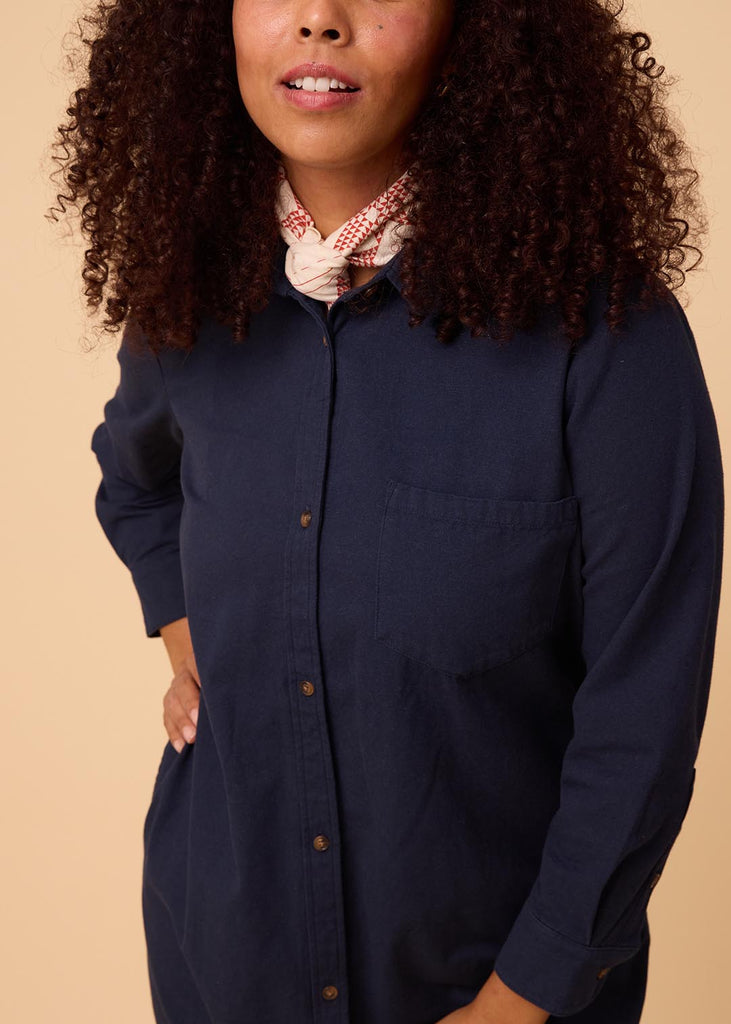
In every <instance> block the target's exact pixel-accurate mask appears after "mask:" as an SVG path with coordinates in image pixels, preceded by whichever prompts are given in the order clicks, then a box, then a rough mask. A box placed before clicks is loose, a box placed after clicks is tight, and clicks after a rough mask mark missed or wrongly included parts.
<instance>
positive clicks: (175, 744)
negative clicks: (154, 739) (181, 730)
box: [173, 740, 184, 753]
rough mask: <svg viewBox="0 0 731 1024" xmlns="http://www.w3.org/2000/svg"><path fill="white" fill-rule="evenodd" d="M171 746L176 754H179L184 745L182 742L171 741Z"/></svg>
mask: <svg viewBox="0 0 731 1024" xmlns="http://www.w3.org/2000/svg"><path fill="white" fill-rule="evenodd" d="M173 746H174V747H175V749H176V750H177V752H178V753H180V751H181V750H182V749H183V746H184V744H183V741H182V740H173Z"/></svg>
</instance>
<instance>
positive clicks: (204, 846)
mask: <svg viewBox="0 0 731 1024" xmlns="http://www.w3.org/2000/svg"><path fill="white" fill-rule="evenodd" d="M92 24H93V25H94V26H95V28H96V41H95V43H94V46H93V48H92V51H91V60H90V67H89V83H88V85H87V86H86V87H85V88H84V89H80V90H79V91H77V92H76V94H75V101H74V104H73V106H72V107H71V112H72V113H73V115H74V121H72V122H71V123H70V124H69V125H67V126H65V127H63V128H62V129H61V131H62V137H63V139H64V145H65V147H66V150H65V153H66V157H67V159H68V160H69V164H68V167H67V183H68V187H69V189H70V195H66V196H63V197H61V196H59V199H65V200H67V201H69V202H73V203H77V204H78V203H80V201H81V199H82V197H84V198H86V199H88V201H89V202H88V203H87V205H86V206H84V208H83V209H84V220H83V224H84V228H85V230H86V231H87V232H88V234H89V237H90V239H91V241H92V247H91V249H89V250H88V251H87V254H86V259H87V265H86V273H85V279H86V282H87V293H88V295H89V299H90V302H92V303H94V304H98V303H99V302H100V300H101V297H102V291H103V288H104V286H105V285H108V269H109V266H110V265H114V267H115V276H114V281H113V289H112V295H111V297H110V298H108V300H107V305H106V310H107V314H108V321H107V326H109V327H110V329H116V328H117V327H118V326H119V325H120V324H121V323H122V322H123V321H124V324H125V329H124V333H123V336H122V343H121V345H120V347H119V350H118V359H119V363H120V381H119V386H118V388H117V390H116V393H115V394H114V396H113V397H112V398H111V399H110V400H109V402H107V404H106V406H105V410H104V421H103V422H102V423H100V424H99V425H98V427H97V428H96V430H95V431H94V435H93V439H92V448H93V450H94V452H95V454H96V456H97V458H98V460H99V465H100V468H101V471H102V480H101V483H100V485H99V489H98V492H97V495H96V510H97V514H98V517H99V520H100V522H101V525H102V527H103V528H104V530H105V532H106V534H107V536H108V538H109V540H110V542H111V544H112V545H113V546H114V548H115V550H116V551H117V553H118V554H119V556H120V558H121V559H122V560H123V561H124V563H125V564H126V565H127V566H128V568H129V569H130V570H131V573H132V577H133V580H134V584H135V586H136V588H137V592H138V594H139V597H140V601H141V605H142V611H143V616H144V625H145V630H146V634H147V635H148V636H150V637H156V636H162V637H163V640H164V643H165V645H166V648H167V651H168V653H169V655H170V660H171V665H172V668H173V672H174V676H173V680H172V683H171V685H170V687H169V689H168V691H167V692H166V694H165V698H164V701H163V720H164V725H165V728H166V730H167V733H168V736H169V740H170V742H168V743H167V744H166V746H165V750H164V752H163V754H162V759H161V762H160V767H159V771H158V774H157V777H156V779H155V783H154V788H153V792H152V798H151V803H150V808H149V811H148V814H147V816H146V820H145V824H144V878H143V894H142V895H143V912H144V923H145V930H146V938H147V947H148V954H149V971H150V983H151V993H152V1000H153V1004H154V1011H155V1016H156V1019H157V1021H158V1022H159V1024H249V1022H254V1021H257V1022H259V1021H261V1022H267V1024H280V1022H281V1024H285V1022H286V1024H290V1022H296V1024H309V1022H317V1024H320V1022H322V1024H325V1022H333V1024H335V1022H337V1024H436V1022H437V1021H438V1022H440V1024H447V1022H449V1024H539V1022H545V1021H547V1020H554V1019H557V1018H561V1019H567V1020H570V1021H573V1022H576V1024H636V1022H637V1021H639V1020H640V1014H641V1009H642V1003H643V999H644V993H645V985H646V977H647V964H648V950H649V930H648V924H647V915H646V908H647V905H648V901H649V899H650V895H651V892H652V890H653V887H654V886H655V884H656V883H657V881H658V879H659V878H660V877H661V873H662V870H663V867H664V864H665V862H666V859H667V857H668V855H669V852H670V849H671V847H672V845H673V843H674V841H675V838H676V837H677V834H678V832H679V830H680V827H681V824H682V821H683V818H684V816H685V813H686V811H687V808H688V805H689V802H690V799H691V795H692V789H693V781H694V776H695V768H694V763H695V759H696V755H697V752H698V745H699V741H700V735H701V730H702V726H703V719H704V715H705V710H706V705H707V699H708V689H709V683H710V677H711V668H712V659H713V646H714V638H715V630H716V620H717V610H718V602H719V588H720V581H721V556H722V540H723V510H724V496H723V486H722V466H721V459H720V450H719V444H718V436H717V432H716V424H715V419H714V413H713V409H712V406H711V402H710V398H709V395H708V391H707V388H706V384H705V380H704V375H703V371H702V368H701V364H700V361H699V358H698V352H697V348H696V344H695V340H694V337H693V334H692V332H691V330H690V327H689V325H688V322H687V319H686V317H685V314H684V313H683V311H682V309H681V307H680V305H679V303H678V301H677V299H676V298H675V296H674V295H673V293H672V291H671V289H670V288H669V286H668V283H667V282H668V279H669V275H668V274H667V273H666V272H665V271H664V270H663V269H662V268H663V267H668V268H670V269H673V270H675V271H677V272H678V273H679V274H680V276H681V277H682V276H683V273H682V271H681V270H680V268H679V265H678V264H679V263H682V260H683V253H682V249H683V248H685V246H681V243H682V240H683V238H684V237H685V235H686V233H687V229H688V222H687V221H686V220H685V219H683V218H682V217H681V216H680V215H679V214H680V212H681V210H680V208H679V206H678V204H679V202H680V198H681V196H682V199H683V202H684V203H685V206H684V208H683V212H685V213H691V212H697V211H696V207H695V205H694V202H693V192H692V189H691V187H690V186H692V184H693V180H694V179H693V176H692V175H691V181H690V182H687V181H686V182H685V183H684V184H683V175H684V174H685V173H686V172H685V171H684V170H683V167H684V164H685V163H687V154H686V153H685V151H684V147H683V144H682V142H681V140H680V138H679V137H678V136H677V135H676V134H675V133H674V132H672V131H671V130H670V129H669V128H668V126H667V120H666V112H665V111H664V110H663V108H662V105H661V104H660V103H659V102H658V95H659V83H658V80H657V78H656V76H655V75H653V74H651V70H652V67H653V64H654V61H652V59H649V60H647V61H646V62H645V63H642V62H641V61H640V60H639V55H640V54H641V52H642V51H643V50H645V49H646V48H647V45H648V42H649V40H648V39H647V37H646V36H644V35H643V34H641V33H638V34H635V35H632V34H629V33H626V32H623V31H622V30H621V28H620V26H619V24H618V22H617V18H616V16H615V15H614V14H612V13H610V12H609V11H607V10H605V9H604V8H603V7H602V6H601V5H600V4H598V3H596V2H595V0H535V2H534V3H532V4H530V5H528V6H526V5H523V4H516V3H502V2H501V0H454V2H453V3H448V2H446V0H398V2H387V3H383V2H379V0H351V2H345V0H274V2H272V0H236V2H235V3H234V4H233V7H232V8H231V5H230V3H229V2H228V0H205V2H202V0H195V2H194V0H186V2H185V3H174V4H171V3H170V2H169V0H150V2H148V3H147V4H145V5H144V6H142V5H139V4H137V3H136V2H133V0H118V2H117V3H115V4H112V5H111V6H109V5H107V7H106V8H103V9H102V8H100V11H99V13H98V14H97V16H96V18H95V19H92ZM72 159H73V162H71V160H72ZM681 185H682V187H681ZM678 257H679V258H678Z"/></svg>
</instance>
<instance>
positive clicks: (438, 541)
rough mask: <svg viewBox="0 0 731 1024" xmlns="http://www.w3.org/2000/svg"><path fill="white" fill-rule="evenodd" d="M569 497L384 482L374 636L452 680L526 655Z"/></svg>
mask: <svg viewBox="0 0 731 1024" xmlns="http://www.w3.org/2000/svg"><path fill="white" fill-rule="evenodd" d="M577 516H578V498H577V497H576V495H569V496H568V497H565V498H560V499H558V500H557V501H532V500H509V499H503V498H483V497H477V498H475V497H467V496H465V495H458V494H450V493H447V492H444V491H433V490H429V489H428V488H425V487H417V486H415V485H413V484H409V483H405V482H403V481H399V480H394V479H390V480H389V481H388V486H387V489H386V494H385V500H384V504H383V506H382V519H381V530H380V534H379V540H378V551H377V561H376V594H375V614H374V634H373V635H374V638H375V639H376V640H378V641H380V642H381V643H384V644H386V645H387V646H388V647H391V648H392V649H393V650H395V651H398V652H399V653H400V654H403V655H405V656H406V657H408V658H412V659H414V660H416V661H418V662H421V663H422V664H424V665H428V666H430V667H432V668H435V669H437V670H439V671H443V672H448V673H450V674H452V675H456V676H469V675H474V674H476V673H479V672H485V671H487V670H488V669H490V668H494V667H495V666H496V665H499V664H501V663H502V662H505V661H508V660H510V659H512V658H514V657H516V656H517V655H519V654H521V653H523V652H524V651H527V650H528V649H529V648H530V647H532V646H534V645H535V644H537V643H538V641H539V640H541V639H542V638H543V637H544V636H546V635H547V634H548V633H549V632H550V630H551V627H552V623H553V618H554V613H555V608H556V603H557V599H558V592H559V587H560V585H561V579H562V577H563V572H564V567H565V565H566V559H567V556H568V552H569V548H570V546H571V543H572V540H573V538H574V536H575V533H576V525H577Z"/></svg>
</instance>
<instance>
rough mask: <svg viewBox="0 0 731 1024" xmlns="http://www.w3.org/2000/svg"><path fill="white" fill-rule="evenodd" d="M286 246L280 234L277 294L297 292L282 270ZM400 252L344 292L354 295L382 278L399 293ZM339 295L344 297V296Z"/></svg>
mask: <svg viewBox="0 0 731 1024" xmlns="http://www.w3.org/2000/svg"><path fill="white" fill-rule="evenodd" d="M287 248H288V246H287V243H286V242H285V240H284V239H283V238H282V237H281V235H280V236H279V239H278V244H277V251H276V256H275V261H274V291H275V293H276V294H278V295H296V294H297V289H296V288H295V286H294V285H293V284H292V282H291V281H290V280H289V278H288V277H287V275H286V274H285V272H284V261H285V257H286V255H287ZM402 252H403V249H399V251H398V252H397V253H396V254H395V255H394V256H392V257H391V259H390V260H389V261H388V263H384V264H382V266H380V267H378V269H377V271H376V273H375V274H374V275H373V277H372V278H371V279H370V281H367V282H366V283H365V284H361V285H358V287H357V288H351V289H350V291H348V292H346V293H345V294H346V295H347V296H349V297H350V296H355V295H357V294H358V293H359V292H361V291H363V289H365V288H369V287H370V286H371V285H373V284H377V283H378V281H380V280H382V279H383V278H385V279H387V280H388V281H390V282H391V284H392V285H393V286H394V288H395V289H396V290H397V291H398V292H399V294H400V293H401V274H400V272H399V267H400V264H401V254H402ZM341 297H342V298H344V297H345V296H341Z"/></svg>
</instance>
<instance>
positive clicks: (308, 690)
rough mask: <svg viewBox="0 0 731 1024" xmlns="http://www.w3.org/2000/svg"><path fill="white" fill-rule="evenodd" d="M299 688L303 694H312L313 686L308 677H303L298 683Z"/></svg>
mask: <svg viewBox="0 0 731 1024" xmlns="http://www.w3.org/2000/svg"><path fill="white" fill-rule="evenodd" d="M300 690H302V692H303V693H304V694H305V696H307V697H311V696H312V694H313V693H314V692H315V687H314V686H313V685H312V683H311V682H310V680H309V679H303V680H302V682H301V683H300Z"/></svg>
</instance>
